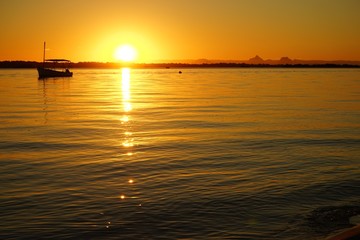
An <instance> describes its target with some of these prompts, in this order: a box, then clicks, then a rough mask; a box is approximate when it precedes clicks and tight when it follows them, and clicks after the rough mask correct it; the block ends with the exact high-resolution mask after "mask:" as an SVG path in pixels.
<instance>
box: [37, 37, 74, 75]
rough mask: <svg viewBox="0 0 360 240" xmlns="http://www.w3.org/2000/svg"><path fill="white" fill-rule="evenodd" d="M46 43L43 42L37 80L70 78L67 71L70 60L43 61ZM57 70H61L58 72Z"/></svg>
mask: <svg viewBox="0 0 360 240" xmlns="http://www.w3.org/2000/svg"><path fill="white" fill-rule="evenodd" d="M45 49H46V42H44V54H43V65H42V66H41V67H38V68H37V71H38V73H39V79H42V78H50V77H72V75H73V73H72V72H70V70H69V68H68V67H69V65H70V63H71V61H70V60H66V59H45ZM59 68H63V69H62V70H60V69H59Z"/></svg>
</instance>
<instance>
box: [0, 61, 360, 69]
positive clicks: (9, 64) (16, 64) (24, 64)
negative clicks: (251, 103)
mask: <svg viewBox="0 0 360 240" xmlns="http://www.w3.org/2000/svg"><path fill="white" fill-rule="evenodd" d="M40 66H44V65H43V63H42V62H36V61H0V68H37V67H40ZM45 66H46V67H52V66H53V65H52V66H51V65H45ZM59 66H61V65H59ZM66 67H70V68H103V69H107V68H108V69H115V68H122V67H131V68H276V67H283V68H360V65H355V64H336V63H321V64H288V63H286V64H266V63H260V64H250V63H231V62H229V63H225V62H220V63H216V62H215V63H126V64H123V63H114V62H106V63H104V62H78V63H72V62H71V63H69V64H66Z"/></svg>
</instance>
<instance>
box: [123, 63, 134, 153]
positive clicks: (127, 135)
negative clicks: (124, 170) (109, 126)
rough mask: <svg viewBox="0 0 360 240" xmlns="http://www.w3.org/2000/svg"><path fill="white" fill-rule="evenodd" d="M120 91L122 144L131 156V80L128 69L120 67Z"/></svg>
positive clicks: (132, 140) (132, 142) (132, 139)
mask: <svg viewBox="0 0 360 240" xmlns="http://www.w3.org/2000/svg"><path fill="white" fill-rule="evenodd" d="M121 92H122V105H123V112H124V114H123V116H122V117H121V119H120V121H121V124H123V125H125V132H124V139H123V141H122V146H123V147H124V148H126V149H127V152H126V155H127V156H132V155H133V152H132V150H131V148H132V147H133V146H134V138H132V135H133V134H132V132H131V131H130V129H131V126H130V123H131V122H130V119H131V118H130V112H131V110H132V109H133V108H132V105H131V81H130V69H129V68H122V69H121Z"/></svg>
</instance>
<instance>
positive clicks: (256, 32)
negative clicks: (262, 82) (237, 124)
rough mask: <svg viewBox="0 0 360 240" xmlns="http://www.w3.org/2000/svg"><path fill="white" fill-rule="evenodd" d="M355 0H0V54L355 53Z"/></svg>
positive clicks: (359, 23) (351, 56) (224, 56)
mask: <svg viewBox="0 0 360 240" xmlns="http://www.w3.org/2000/svg"><path fill="white" fill-rule="evenodd" d="M359 9H360V1H359V0H127V1H125V0H61V1H59V0H0V29H1V38H0V60H35V61H41V60H42V48H43V41H45V40H46V42H47V46H48V48H49V50H48V51H47V53H46V54H47V57H49V58H68V59H71V60H72V61H74V62H78V61H103V62H107V61H115V59H114V51H115V49H116V48H117V47H118V46H119V45H121V44H131V45H133V46H134V47H135V48H136V49H137V51H138V59H137V61H138V62H152V61H159V60H160V61H162V60H180V59H198V58H207V59H221V60H238V59H240V60H242V59H248V58H250V57H253V56H254V55H256V54H258V55H260V56H261V57H263V58H264V59H269V58H271V59H279V58H280V57H282V56H288V57H290V58H297V59H323V60H339V59H342V60H360V30H359V29H360V14H359Z"/></svg>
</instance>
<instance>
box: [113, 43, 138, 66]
mask: <svg viewBox="0 0 360 240" xmlns="http://www.w3.org/2000/svg"><path fill="white" fill-rule="evenodd" d="M136 55H137V53H136V50H135V48H134V47H132V46H131V45H122V46H119V47H118V48H116V50H115V58H116V59H117V60H121V61H124V62H131V61H134V60H135V59H136Z"/></svg>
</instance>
